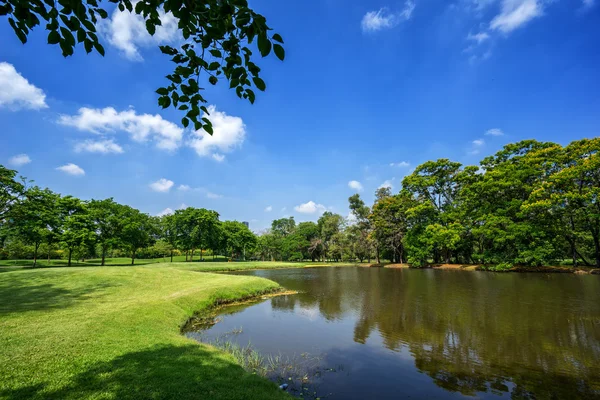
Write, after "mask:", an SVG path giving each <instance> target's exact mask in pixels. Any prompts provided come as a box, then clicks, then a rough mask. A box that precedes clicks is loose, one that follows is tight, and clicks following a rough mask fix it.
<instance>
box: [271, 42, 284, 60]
mask: <svg viewBox="0 0 600 400" xmlns="http://www.w3.org/2000/svg"><path fill="white" fill-rule="evenodd" d="M273 51H274V52H275V55H276V56H277V58H279V59H280V60H281V61H283V59H284V58H285V50H284V49H283V47H282V46H281V45H280V44H275V45H273Z"/></svg>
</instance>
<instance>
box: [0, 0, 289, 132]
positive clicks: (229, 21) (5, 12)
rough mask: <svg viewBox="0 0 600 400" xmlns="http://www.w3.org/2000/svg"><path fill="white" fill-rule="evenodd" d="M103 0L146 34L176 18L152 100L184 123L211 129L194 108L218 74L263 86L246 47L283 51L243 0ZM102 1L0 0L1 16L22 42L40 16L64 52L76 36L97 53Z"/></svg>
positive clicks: (235, 83) (241, 91)
mask: <svg viewBox="0 0 600 400" xmlns="http://www.w3.org/2000/svg"><path fill="white" fill-rule="evenodd" d="M107 3H113V4H117V7H118V9H119V10H120V11H121V12H130V13H135V14H137V15H139V16H140V17H142V18H143V19H144V22H145V26H146V30H147V31H148V33H149V34H150V35H154V33H155V32H156V29H157V27H158V26H160V25H162V21H161V18H164V16H165V15H166V14H165V13H170V14H171V15H172V16H173V17H174V18H175V19H176V20H177V26H178V30H179V33H180V34H181V36H182V37H183V39H184V40H185V43H184V44H183V45H182V46H181V47H180V48H175V47H171V46H160V50H161V51H162V53H163V54H165V55H168V56H169V57H171V61H172V62H173V63H174V64H175V65H176V66H175V69H174V71H173V73H171V74H169V75H167V79H168V80H169V83H168V85H167V86H165V87H161V88H159V89H158V90H157V91H156V92H157V93H158V94H159V95H160V97H159V99H158V104H159V106H161V107H163V108H167V107H169V106H173V107H174V108H177V109H179V110H181V111H184V112H185V117H184V118H183V119H182V124H183V125H184V126H185V127H187V126H188V124H189V123H190V121H191V122H192V123H193V124H194V127H195V129H200V128H204V129H205V130H206V131H207V132H208V133H210V134H212V125H211V124H210V121H209V120H208V119H207V118H206V116H202V115H201V111H203V112H204V113H205V114H208V110H207V109H206V107H205V106H204V105H203V104H205V103H207V100H206V99H205V98H204V96H203V91H204V89H205V88H204V86H205V85H206V84H211V85H215V84H217V83H218V82H219V80H225V81H226V82H227V84H228V85H229V87H230V88H233V89H235V92H236V95H237V96H238V97H240V98H244V99H248V100H249V101H250V102H251V103H254V99H255V93H254V91H253V89H254V88H256V89H258V90H261V91H263V90H265V87H266V85H265V82H264V81H263V80H262V79H261V78H260V68H259V67H258V65H256V64H255V63H254V61H255V57H253V51H252V49H251V48H250V47H253V43H256V48H257V49H258V52H259V54H260V55H261V56H262V57H266V56H268V55H269V54H270V53H271V51H273V52H274V53H275V56H276V57H277V58H279V59H280V60H283V59H284V57H285V51H284V49H283V47H282V44H283V39H282V38H281V36H280V35H279V34H277V33H274V34H273V33H271V28H270V27H269V26H268V25H267V21H266V19H265V17H263V16H262V15H260V14H258V13H256V12H254V11H253V10H252V9H251V8H250V7H249V6H248V2H247V1H246V0H205V1H194V2H181V1H177V0H159V1H154V2H145V1H138V2H135V1H131V0H109V1H108V2H107ZM105 4H106V3H105ZM107 9H108V8H106V7H105V6H104V4H102V3H101V2H99V1H97V0H86V1H82V0H74V1H71V2H65V1H63V2H52V1H42V0H0V16H7V19H8V23H9V25H10V26H11V27H12V29H13V30H14V32H15V34H16V35H17V37H18V38H19V40H20V41H21V42H22V43H26V42H27V38H28V35H29V33H30V32H31V31H32V30H33V28H35V27H36V26H37V25H40V24H42V25H43V26H45V28H46V30H47V31H48V38H47V41H48V43H49V44H57V45H59V46H60V49H61V51H62V54H63V56H65V57H67V56H70V55H72V54H73V53H74V50H75V47H76V46H77V44H80V45H81V44H83V47H84V49H85V51H86V52H87V53H90V52H92V51H94V50H95V51H96V52H98V53H99V54H101V55H104V47H103V46H102V44H101V43H100V40H99V38H98V35H97V27H98V23H99V21H100V20H101V19H106V18H108V12H107ZM201 78H202V83H201V81H200V79H201Z"/></svg>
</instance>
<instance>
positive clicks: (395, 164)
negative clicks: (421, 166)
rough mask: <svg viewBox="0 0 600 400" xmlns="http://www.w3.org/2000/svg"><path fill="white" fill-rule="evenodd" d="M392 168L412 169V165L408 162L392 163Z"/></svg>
mask: <svg viewBox="0 0 600 400" xmlns="http://www.w3.org/2000/svg"><path fill="white" fill-rule="evenodd" d="M390 167H401V168H407V167H410V163H409V162H407V161H400V162H397V163H390Z"/></svg>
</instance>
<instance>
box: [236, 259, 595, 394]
mask: <svg viewBox="0 0 600 400" xmlns="http://www.w3.org/2000/svg"><path fill="white" fill-rule="evenodd" d="M253 274H255V275H259V276H264V277H267V278H270V279H273V280H275V281H277V282H279V283H280V284H282V285H283V286H285V287H287V288H289V289H294V290H299V291H301V293H300V294H298V295H296V296H283V297H276V298H273V299H271V300H270V304H267V305H268V306H270V309H271V311H270V312H271V314H268V313H267V312H266V311H265V313H264V318H263V317H256V316H253V318H255V319H257V320H256V321H254V322H252V320H248V321H244V322H245V323H246V324H250V326H248V328H251V327H252V324H253V323H255V324H263V325H266V326H270V328H268V329H265V330H263V331H260V335H261V338H262V336H270V337H268V340H269V341H270V342H271V343H269V346H271V347H270V348H271V349H272V348H275V347H277V346H279V347H277V348H281V347H283V348H285V349H288V350H293V349H297V350H298V351H299V352H301V351H306V349H304V348H305V347H307V346H310V345H314V346H316V347H317V348H319V349H322V350H324V351H326V352H327V354H328V356H327V358H326V360H325V361H324V362H326V363H330V364H344V365H348V366H349V371H352V375H353V377H347V378H345V381H344V378H343V377H342V378H336V379H337V380H338V382H333V383H331V385H330V388H328V389H331V392H332V393H334V394H335V395H337V396H335V397H336V398H351V397H354V398H359V397H363V396H369V395H370V394H371V392H370V391H369V390H371V389H372V388H374V387H376V388H377V390H378V393H379V395H378V396H379V397H380V398H385V397H397V396H398V395H399V394H402V395H413V396H416V397H421V396H426V397H436V396H437V397H444V395H443V394H444V393H445V396H446V397H448V396H451V395H452V394H453V393H454V394H460V395H468V396H474V395H477V396H480V397H488V396H495V395H503V396H506V397H511V398H516V399H521V398H569V399H575V398H595V397H600V396H599V394H600V302H599V301H598V300H600V296H599V293H600V280H599V279H598V278H597V277H595V276H576V275H559V274H554V275H542V274H493V273H483V272H463V271H432V270H428V271H415V270H388V269H363V268H323V269H309V270H280V271H256V272H254V273H253ZM267 305H265V306H267ZM265 306H263V307H265ZM255 307H256V306H255ZM250 308H253V307H250ZM245 312H246V311H244V312H242V313H241V314H244V313H245ZM284 314H285V315H287V316H286V317H281V316H280V317H276V315H284ZM278 318H280V319H279V320H278ZM282 322H284V324H285V325H282ZM246 326H247V325H245V327H246ZM306 326H308V327H309V328H308V329H306ZM311 328H312V330H311ZM269 332H271V333H269ZM296 332H297V333H296ZM309 332H310V333H309ZM279 333H284V334H285V337H284V338H282V337H280V335H279ZM350 334H351V335H352V341H353V342H354V345H351V344H348V343H346V342H345V338H346V337H347V336H348V335H350ZM300 335H302V337H300ZM307 335H308V336H309V337H307ZM290 336H291V337H290ZM257 339H259V338H257V337H254V338H251V340H253V341H256V340H257ZM262 339H265V340H266V339H267V338H262ZM290 341H291V344H290ZM283 342H285V343H283ZM259 343H260V340H259ZM382 350H385V351H382ZM394 354H395V355H394ZM407 360H408V361H410V363H408V362H406V361H407ZM415 373H417V374H418V373H421V374H422V373H424V374H426V375H427V376H428V377H429V378H430V379H429V382H428V383H427V382H425V383H421V385H424V386H428V385H429V386H431V382H433V383H435V385H436V386H437V387H438V388H443V389H444V391H443V392H441V393H440V392H439V391H438V392H436V391H430V392H428V391H427V390H429V389H430V388H423V387H419V388H417V387H413V386H416V385H414V382H416V380H415V379H417V380H418V378H417V377H416V376H415V375H414V374H415ZM349 375H350V374H349ZM357 377H360V378H359V379H360V382H357ZM340 379H341V382H339V381H340Z"/></svg>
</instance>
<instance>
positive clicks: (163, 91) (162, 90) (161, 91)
mask: <svg viewBox="0 0 600 400" xmlns="http://www.w3.org/2000/svg"><path fill="white" fill-rule="evenodd" d="M156 93H158V94H160V95H161V96H166V95H168V94H169V90H168V89H167V88H164V87H161V88H158V89H156Z"/></svg>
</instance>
